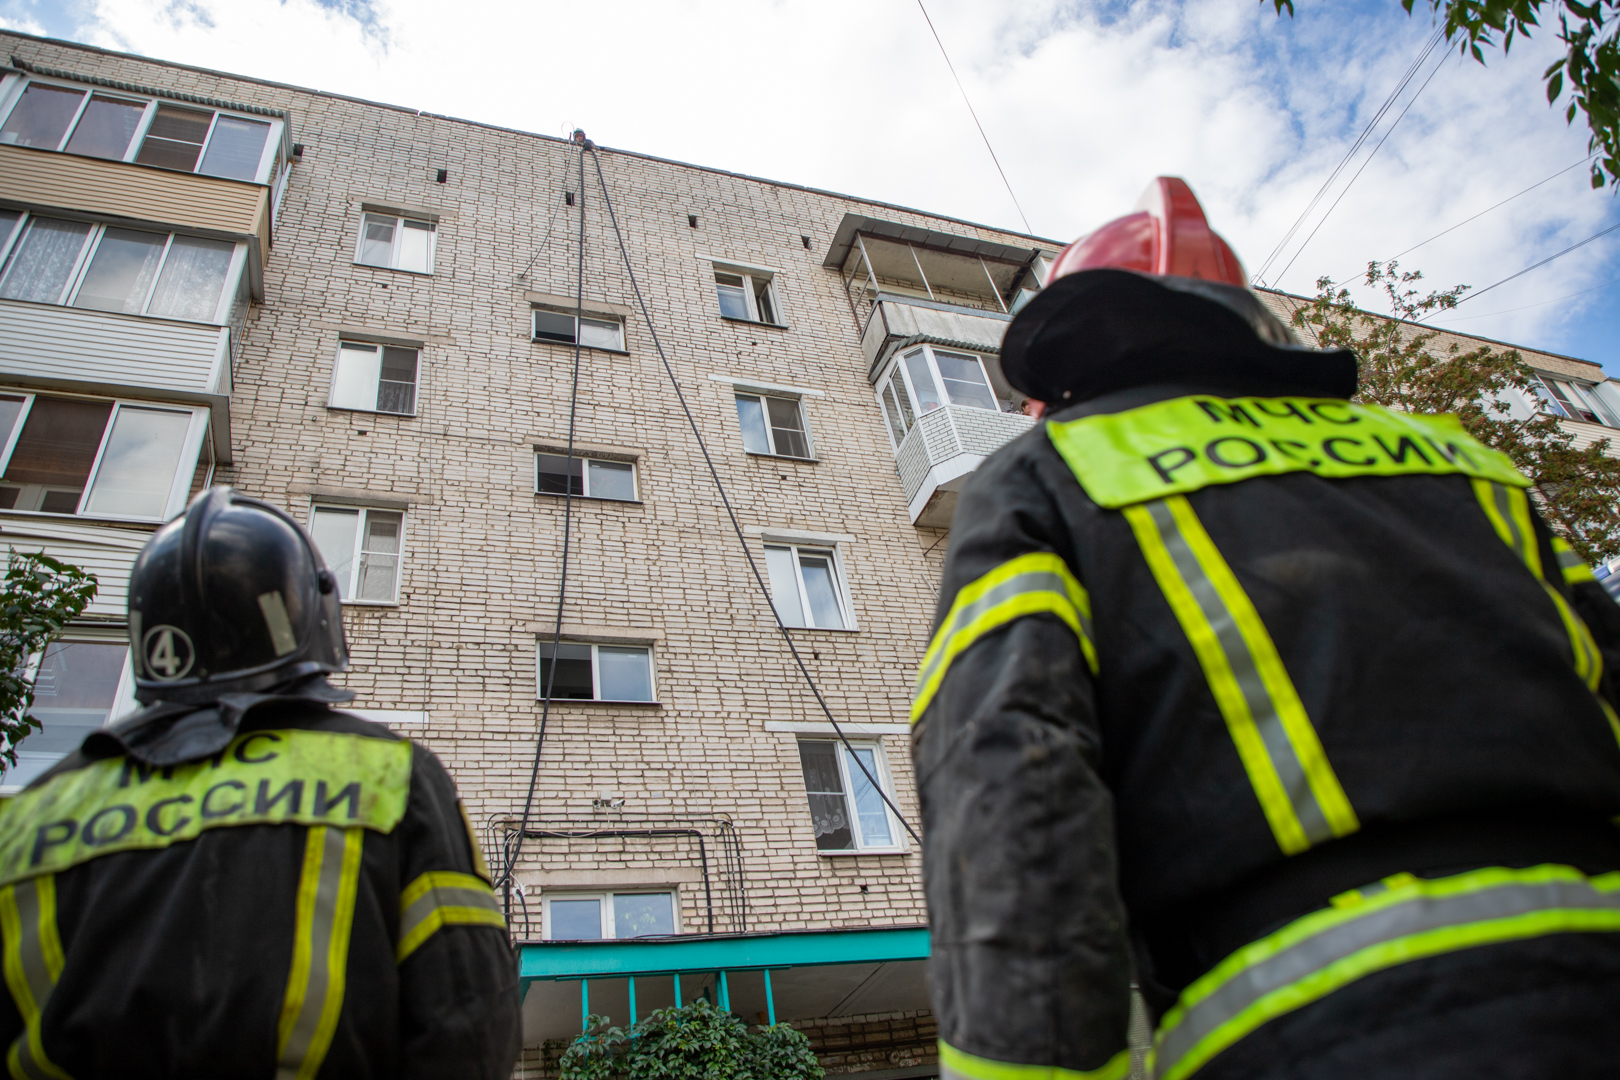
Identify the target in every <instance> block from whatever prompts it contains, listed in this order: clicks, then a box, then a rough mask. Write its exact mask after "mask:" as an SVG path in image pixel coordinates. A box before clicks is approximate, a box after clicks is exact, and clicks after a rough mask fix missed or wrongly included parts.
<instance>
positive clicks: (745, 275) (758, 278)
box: [707, 259, 788, 329]
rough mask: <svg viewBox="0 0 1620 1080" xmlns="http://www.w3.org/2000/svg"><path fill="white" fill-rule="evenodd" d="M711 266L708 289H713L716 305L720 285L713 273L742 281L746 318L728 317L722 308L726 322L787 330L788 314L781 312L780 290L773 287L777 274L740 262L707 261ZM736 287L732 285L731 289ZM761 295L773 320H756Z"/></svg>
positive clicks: (722, 316) (718, 299)
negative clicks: (764, 298) (769, 308)
mask: <svg viewBox="0 0 1620 1080" xmlns="http://www.w3.org/2000/svg"><path fill="white" fill-rule="evenodd" d="M707 261H708V263H709V267H710V270H711V272H710V274H709V288H710V289H711V290H713V292H714V297H715V303H716V304H717V305H718V304H719V302H720V296H719V287H720V283H719V282H718V281H717V280H715V275H716V274H730V275H731V276H732V277H740V278H742V280H743V287H742V290H743V304H744V306H746V307H747V309H748V317H747V318H745V319H739V318H738V317H737V316H735V315H727V314H726V313H725V311H724V310H723V309H722V310H721V312H720V317H721V318H722V319H725V320H726V321H728V322H740V323H748V324H750V325H753V326H774V327H779V328H782V329H786V328H787V325H788V322H787V313H786V312H785V311H783V310H782V290H781V289H779V288H777V287H776V278H777V273H776V271H774V270H767V269H765V268H764V267H761V266H746V265H744V264H742V263H728V262H724V261H722V260H720V259H710V260H707ZM732 287H735V286H732ZM760 292H763V293H764V294H765V296H766V298H767V299H768V300H769V302H770V305H771V308H772V309H773V313H774V314H775V316H776V319H775V321H774V322H773V321H770V320H766V319H762V318H760V317H759V295H758V294H759V293H760Z"/></svg>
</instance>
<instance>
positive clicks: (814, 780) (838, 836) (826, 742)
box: [799, 739, 900, 852]
mask: <svg viewBox="0 0 1620 1080" xmlns="http://www.w3.org/2000/svg"><path fill="white" fill-rule="evenodd" d="M857 761H858V762H859V763H858V764H857ZM799 765H800V768H801V769H802V771H803V773H804V790H805V795H806V797H807V798H808V799H809V802H810V820H811V821H812V822H813V823H814V826H815V836H816V850H817V851H822V852H858V851H871V850H880V851H881V850H887V851H894V850H896V849H898V848H899V847H900V842H899V835H900V834H899V830H898V828H897V823H896V822H895V820H894V816H893V815H892V814H891V813H890V811H889V808H888V806H886V805H885V804H884V802H883V797H882V795H879V794H878V789H877V788H874V787H873V786H872V781H871V780H869V779H868V778H867V775H868V774H871V776H872V777H874V778H876V779H877V781H878V783H879V784H881V785H882V788H883V791H884V793H885V794H888V795H889V797H890V798H893V797H894V794H893V787H894V785H893V783H892V781H891V780H890V779H889V772H888V767H887V765H888V763H887V761H886V760H885V759H884V755H883V746H882V744H881V743H878V742H864V741H863V742H851V743H850V744H849V746H844V745H843V744H842V743H839V742H835V741H833V740H831V739H801V740H799ZM862 766H865V769H864V771H863V770H862Z"/></svg>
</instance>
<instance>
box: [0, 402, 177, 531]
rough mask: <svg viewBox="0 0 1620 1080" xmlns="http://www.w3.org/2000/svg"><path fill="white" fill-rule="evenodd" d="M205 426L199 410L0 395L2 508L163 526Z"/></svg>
mask: <svg viewBox="0 0 1620 1080" xmlns="http://www.w3.org/2000/svg"><path fill="white" fill-rule="evenodd" d="M207 427H208V412H207V410H206V409H190V408H181V407H177V406H162V405H151V404H147V403H144V402H132V401H104V400H103V401H98V400H94V399H89V398H55V397H40V396H36V395H34V394H18V393H4V392H0V509H4V510H30V511H36V512H39V513H45V514H85V515H93V516H96V517H115V518H132V519H136V520H142V521H163V520H166V519H167V518H169V517H171V516H173V515H174V514H176V513H178V512H179V510H180V508H181V507H183V506H184V505H185V499H186V495H187V493H188V492H189V490H190V481H191V477H192V473H193V472H194V471H195V469H196V465H197V458H198V456H199V454H200V452H201V449H202V441H203V437H204V435H205V434H206V432H207Z"/></svg>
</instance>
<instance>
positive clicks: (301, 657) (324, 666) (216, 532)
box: [129, 487, 349, 704]
mask: <svg viewBox="0 0 1620 1080" xmlns="http://www.w3.org/2000/svg"><path fill="white" fill-rule="evenodd" d="M129 644H130V649H131V651H132V652H133V653H134V656H135V696H136V697H137V698H138V699H140V700H141V701H142V702H146V703H150V702H153V701H176V702H194V703H199V704H200V703H205V702H211V701H216V700H218V699H219V698H220V697H221V696H222V695H225V694H241V693H262V692H264V691H266V690H269V689H271V688H273V687H280V686H283V685H284V684H286V683H288V682H291V681H293V680H297V679H300V678H303V677H305V676H310V675H317V674H324V673H327V672H334V671H342V670H344V669H345V668H347V667H348V664H349V650H348V646H347V645H346V644H345V642H344V640H343V619H342V614H341V610H340V608H339V598H338V589H337V579H336V578H335V577H334V576H333V574H332V571H330V570H328V569H327V568H326V565H325V564H324V563H323V562H322V561H321V555H320V552H319V551H317V550H316V548H315V545H314V543H313V542H312V541H311V540H310V538H309V535H308V534H307V533H305V532H304V530H303V529H302V528H301V527H300V526H299V524H298V522H297V521H295V520H293V518H292V517H291V516H290V515H288V514H287V513H285V512H284V511H282V510H279V509H277V508H276V507H274V506H271V505H270V504H268V503H264V502H260V501H259V500H257V499H250V498H248V497H247V496H245V495H239V494H237V493H236V492H234V491H232V490H231V489H230V488H228V487H214V488H210V489H209V490H207V491H205V492H203V493H202V494H201V495H198V496H197V497H196V498H195V499H193V500H192V502H191V506H190V507H189V508H188V509H187V510H186V515H185V517H183V518H177V519H175V520H174V521H171V522H169V523H168V524H167V525H165V526H164V527H163V528H161V529H159V530H158V532H157V534H156V535H155V536H153V537H152V540H151V542H150V543H148V544H147V545H146V547H145V548H144V549H143V550H142V551H141V554H140V557H139V558H138V559H136V560H135V568H134V570H133V571H132V572H131V573H130V578H129Z"/></svg>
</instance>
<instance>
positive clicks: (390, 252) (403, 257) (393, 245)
mask: <svg viewBox="0 0 1620 1080" xmlns="http://www.w3.org/2000/svg"><path fill="white" fill-rule="evenodd" d="M437 241H438V224H437V223H436V222H433V221H429V220H427V219H426V218H417V217H408V216H405V215H398V214H385V213H376V212H372V211H367V212H366V213H364V214H362V215H361V216H360V241H359V244H358V245H357V246H356V248H355V252H354V261H355V262H357V263H359V264H360V265H362V266H380V267H382V268H383V269H385V270H404V271H407V272H408V273H412V274H431V273H433V253H434V248H435V247H436V245H437Z"/></svg>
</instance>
